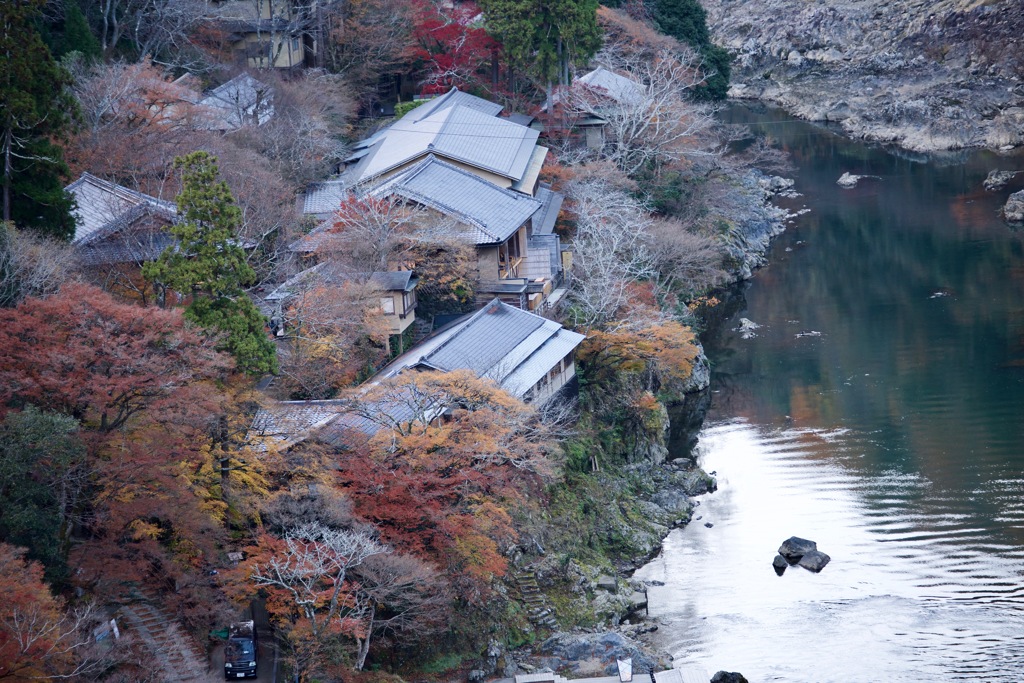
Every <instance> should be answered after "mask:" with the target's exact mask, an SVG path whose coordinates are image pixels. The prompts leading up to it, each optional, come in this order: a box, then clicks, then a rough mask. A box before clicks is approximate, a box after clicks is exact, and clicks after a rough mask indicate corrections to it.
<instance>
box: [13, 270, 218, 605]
mask: <svg viewBox="0 0 1024 683" xmlns="http://www.w3.org/2000/svg"><path fill="white" fill-rule="evenodd" d="M0 348H3V349H4V353H3V354H0V414H2V413H6V412H7V411H9V410H11V409H17V408H18V407H20V406H22V405H25V404H34V405H37V406H39V407H42V408H44V409H47V410H52V411H57V412H61V413H64V414H68V415H71V416H73V417H76V418H77V419H79V420H80V421H81V422H82V426H83V433H82V438H83V440H84V441H85V442H86V444H87V446H88V449H89V455H88V467H89V470H90V475H91V477H90V481H91V483H92V486H91V489H90V500H89V508H88V510H83V511H82V514H83V518H82V523H83V524H84V530H85V531H86V532H88V534H89V539H88V541H87V542H86V543H84V544H82V545H80V546H78V547H76V548H75V550H74V551H73V553H72V558H71V560H72V563H73V564H76V565H77V566H78V567H79V568H80V569H82V570H83V572H82V573H81V574H79V575H78V577H79V580H81V581H83V582H87V583H88V582H93V581H98V580H100V579H104V580H106V581H115V582H116V581H117V580H140V579H149V580H151V581H157V582H165V583H166V584H173V583H174V582H178V583H180V582H181V581H182V574H181V572H182V571H183V570H187V569H188V568H189V567H196V566H198V565H201V564H202V563H203V562H204V561H205V558H206V557H208V556H209V553H210V552H212V551H213V548H214V544H215V543H216V541H217V540H218V538H219V533H220V530H219V529H218V527H217V524H216V515H215V514H214V511H213V510H212V509H210V507H209V506H208V505H207V502H208V499H209V498H210V495H209V492H208V491H204V490H202V488H203V484H201V483H200V482H199V479H198V477H199V472H200V470H201V468H202V467H203V466H207V467H208V463H209V461H210V444H211V434H212V433H213V432H214V431H215V428H216V427H217V425H218V423H219V421H220V419H221V417H222V416H223V414H224V408H223V406H222V403H223V397H222V396H221V394H220V393H219V392H218V390H217V388H216V387H215V386H214V384H213V380H220V379H223V378H224V377H225V376H226V374H227V370H228V367H229V364H230V363H229V359H228V358H227V357H225V356H224V355H223V354H220V353H218V352H217V351H215V350H214V349H213V345H212V343H211V342H210V340H208V339H206V338H205V337H204V336H202V335H199V334H197V333H196V332H195V331H194V330H192V329H191V328H189V327H188V326H187V325H186V324H185V322H184V320H183V319H182V317H181V313H180V312H179V311H168V310H162V309H157V308H140V307H138V306H134V305H130V304H124V303H119V302H117V301H115V300H114V299H113V298H112V297H111V296H110V295H109V294H107V293H105V292H103V291H102V290H100V289H97V288H95V287H90V286H87V285H81V284H75V285H69V286H65V287H63V288H62V289H61V290H60V291H59V292H58V293H57V294H55V295H53V296H51V297H50V298H47V299H27V300H25V301H24V302H23V303H22V304H21V305H19V306H18V307H17V308H15V309H6V310H0ZM110 585H111V586H114V590H118V589H117V588H116V584H110Z"/></svg>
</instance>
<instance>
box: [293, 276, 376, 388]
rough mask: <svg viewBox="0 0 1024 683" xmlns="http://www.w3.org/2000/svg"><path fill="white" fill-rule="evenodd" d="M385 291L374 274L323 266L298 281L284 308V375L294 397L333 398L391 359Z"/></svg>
mask: <svg viewBox="0 0 1024 683" xmlns="http://www.w3.org/2000/svg"><path fill="white" fill-rule="evenodd" d="M381 294H382V292H381V291H380V289H379V288H378V287H376V286H375V285H374V282H373V280H372V278H371V277H370V274H369V273H360V272H357V271H351V270H347V269H345V268H344V267H343V266H341V265H340V264H338V263H336V262H332V261H328V262H324V263H322V264H321V265H320V266H318V267H317V268H316V269H315V270H312V271H305V272H304V273H301V274H300V275H299V276H297V278H296V279H294V284H293V286H292V288H291V291H290V296H289V298H288V299H287V300H286V301H285V302H284V304H283V306H282V314H283V324H284V331H283V335H282V336H283V337H284V339H286V340H287V341H288V345H287V350H286V351H285V352H283V353H282V354H281V359H280V365H281V374H282V376H283V378H284V379H285V380H286V383H287V384H288V385H289V388H290V390H291V395H292V397H293V398H311V399H318V398H330V397H333V396H334V395H335V394H336V393H337V391H338V390H339V389H340V388H341V387H344V386H350V385H352V384H354V383H356V381H357V380H358V378H359V377H360V376H361V375H363V373H365V372H366V371H367V369H368V368H373V367H377V366H378V365H379V364H380V363H381V362H382V361H383V360H384V359H385V358H386V357H387V355H388V351H389V350H388V336H389V334H390V328H389V327H388V324H387V321H386V320H385V319H384V316H383V314H382V311H381V308H380V299H381Z"/></svg>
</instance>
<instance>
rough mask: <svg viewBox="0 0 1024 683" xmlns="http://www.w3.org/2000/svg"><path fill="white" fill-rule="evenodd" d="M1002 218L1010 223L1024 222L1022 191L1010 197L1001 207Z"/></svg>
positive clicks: (1023, 194)
mask: <svg viewBox="0 0 1024 683" xmlns="http://www.w3.org/2000/svg"><path fill="white" fill-rule="evenodd" d="M1003 216H1004V217H1005V218H1006V220H1008V221H1010V222H1011V223H1021V222H1024V190H1021V191H1020V192H1014V193H1013V194H1011V195H1010V198H1009V199H1007V200H1006V206H1004V207H1003Z"/></svg>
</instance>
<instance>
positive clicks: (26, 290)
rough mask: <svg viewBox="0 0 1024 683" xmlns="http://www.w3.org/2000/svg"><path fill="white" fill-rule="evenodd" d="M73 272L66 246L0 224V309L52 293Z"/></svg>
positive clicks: (5, 224)
mask: <svg viewBox="0 0 1024 683" xmlns="http://www.w3.org/2000/svg"><path fill="white" fill-rule="evenodd" d="M73 270H74V254H73V253H72V251H71V248H70V247H68V246H67V245H65V244H62V243H59V242H56V241H54V240H49V239H45V238H41V237H35V236H33V235H30V234H28V233H24V232H19V231H18V230H17V229H16V228H15V227H14V225H13V224H12V223H5V222H0V307H11V306H16V305H18V303H20V302H21V301H22V300H24V299H25V298H26V297H29V296H37V297H45V296H47V295H49V294H52V293H54V292H56V291H57V290H58V289H60V287H61V285H62V284H64V283H65V282H67V281H68V280H70V279H71V278H72V273H73Z"/></svg>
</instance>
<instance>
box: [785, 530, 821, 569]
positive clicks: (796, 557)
mask: <svg viewBox="0 0 1024 683" xmlns="http://www.w3.org/2000/svg"><path fill="white" fill-rule="evenodd" d="M817 549H818V544H817V543H815V542H814V541H808V540H807V539H806V538H800V537H798V536H790V537H789V538H788V539H786V540H785V541H783V542H782V545H780V546H779V555H782V556H783V557H784V558H786V559H787V560H789V563H790V564H796V563H797V562H799V561H800V558H801V557H803V556H804V555H806V554H807V553H809V552H811V551H812V550H817Z"/></svg>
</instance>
